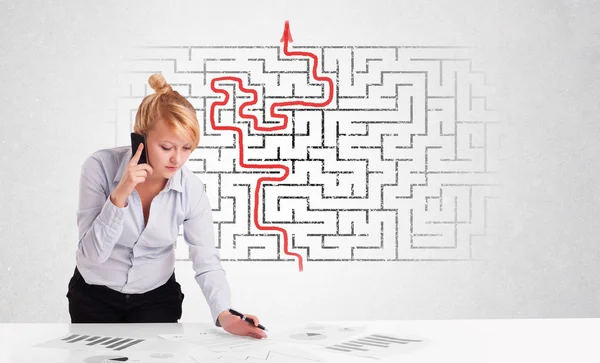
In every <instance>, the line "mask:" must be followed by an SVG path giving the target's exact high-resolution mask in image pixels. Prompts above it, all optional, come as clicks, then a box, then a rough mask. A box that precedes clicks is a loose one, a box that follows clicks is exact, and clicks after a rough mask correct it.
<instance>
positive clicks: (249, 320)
mask: <svg viewBox="0 0 600 363" xmlns="http://www.w3.org/2000/svg"><path fill="white" fill-rule="evenodd" d="M229 312H230V313H232V314H233V315H235V316H239V317H240V318H242V319H244V320H246V321H247V322H249V323H250V324H252V325H254V320H252V319H250V318H247V317H245V316H244V314H242V313H238V312H237V311H235V310H233V309H229ZM258 327H259V328H260V329H262V330H265V331H266V330H267V328H265V327H264V326H262V325H261V324H258Z"/></svg>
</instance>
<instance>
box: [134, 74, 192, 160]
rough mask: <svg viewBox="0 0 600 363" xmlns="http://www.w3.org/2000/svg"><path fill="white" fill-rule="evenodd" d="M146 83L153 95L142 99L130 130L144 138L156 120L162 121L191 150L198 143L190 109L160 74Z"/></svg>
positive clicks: (188, 103)
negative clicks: (188, 145)
mask: <svg viewBox="0 0 600 363" xmlns="http://www.w3.org/2000/svg"><path fill="white" fill-rule="evenodd" d="M148 84H149V85H150V87H152V89H153V90H154V91H155V93H153V94H150V95H148V96H146V97H144V99H143V100H142V103H141V104H140V107H139V108H138V111H137V114H136V115H135V124H134V126H133V131H134V132H136V133H138V134H142V135H147V134H148V132H149V131H150V130H152V128H153V127H154V124H155V123H156V122H157V121H158V120H163V121H164V122H166V123H167V125H169V126H170V127H171V128H172V129H174V130H175V132H177V133H178V134H179V135H181V136H182V137H183V138H185V139H187V140H189V141H190V143H191V144H192V149H195V148H196V147H197V146H198V144H199V143H200V125H199V124H198V119H197V118H196V110H195V109H194V106H192V104H191V103H190V102H189V101H188V100H187V99H186V98H185V97H183V96H182V95H181V94H179V92H177V91H174V90H173V88H172V87H171V86H170V85H169V84H168V83H167V81H166V80H165V78H164V77H163V76H162V75H161V74H158V73H156V74H153V75H151V76H150V78H149V79H148Z"/></svg>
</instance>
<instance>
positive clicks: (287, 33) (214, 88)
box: [210, 21, 333, 271]
mask: <svg viewBox="0 0 600 363" xmlns="http://www.w3.org/2000/svg"><path fill="white" fill-rule="evenodd" d="M281 40H282V41H283V42H284V47H283V52H284V54H285V55H287V56H304V57H310V58H312V60H313V68H312V75H313V78H315V79H316V80H318V81H325V82H327V83H328V84H329V97H328V98H327V100H326V101H325V102H321V103H315V102H304V101H287V102H277V103H273V104H272V105H271V108H270V114H271V117H273V118H282V119H283V123H282V124H281V125H277V126H259V125H258V118H257V117H256V116H254V115H251V114H245V113H244V108H245V107H248V106H250V105H254V104H256V102H257V100H258V94H257V92H256V90H254V89H251V88H245V87H244V85H243V84H242V80H241V78H239V77H218V78H214V79H212V80H211V82H210V88H211V89H212V91H213V92H215V93H221V94H223V95H224V96H225V99H224V100H222V101H216V102H213V103H212V105H211V106H210V124H211V126H212V128H213V129H214V130H219V131H234V132H236V133H237V134H238V145H239V153H240V157H239V159H240V166H242V167H244V168H249V169H280V170H282V171H283V175H280V176H278V177H261V178H259V179H258V182H257V183H256V188H255V190H254V225H255V226H256V228H258V229H259V230H261V231H277V232H281V233H282V234H283V252H284V253H285V254H286V255H289V256H295V257H297V258H298V267H299V270H300V271H302V270H303V263H302V256H301V255H299V254H297V253H294V252H290V251H288V246H289V243H288V233H287V231H286V230H285V229H283V228H281V227H277V226H264V225H261V224H260V222H259V219H258V203H259V200H260V198H259V194H260V186H261V184H262V183H263V182H265V181H266V182H282V181H284V180H285V179H286V178H287V177H288V176H289V174H290V169H289V168H288V167H287V166H286V165H282V164H247V163H246V162H245V161H244V135H243V133H242V129H241V128H239V127H235V126H217V125H216V123H215V109H216V107H217V106H225V105H226V104H227V102H228V101H229V97H230V95H229V92H227V91H226V90H224V89H220V88H217V86H216V85H215V83H217V82H220V81H233V82H236V83H237V85H238V88H239V89H240V90H241V91H243V92H246V93H251V94H252V100H251V101H248V102H244V103H243V104H242V105H241V106H240V108H239V110H238V114H239V116H240V117H241V118H246V119H248V118H251V119H252V121H253V126H254V129H255V130H257V131H278V130H284V129H286V128H287V125H288V116H287V115H286V114H279V113H276V112H275V108H277V107H286V106H308V107H325V106H327V105H328V104H330V103H331V101H332V100H333V81H332V80H331V78H329V77H319V76H318V75H317V67H318V58H317V56H316V55H315V54H312V53H308V52H289V51H288V43H289V41H291V40H292V39H291V33H290V31H289V23H288V22H287V21H286V24H285V30H284V34H283V37H282V38H281Z"/></svg>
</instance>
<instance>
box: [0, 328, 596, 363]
mask: <svg viewBox="0 0 600 363" xmlns="http://www.w3.org/2000/svg"><path fill="white" fill-rule="evenodd" d="M317 323H321V324H334V325H337V326H339V325H357V326H359V325H362V326H366V333H369V334H372V333H377V334H389V335H393V336H399V337H402V336H418V337H420V338H423V340H424V342H426V343H427V344H426V345H423V346H422V347H419V348H418V349H414V350H411V351H407V352H402V353H399V354H398V355H395V356H393V357H390V358H385V359H382V360H380V362H415V363H421V362H455V361H456V362H462V363H470V362H478V363H479V362H578V363H580V362H599V361H600V344H598V343H597V339H598V333H599V332H600V319H515V320H410V321H344V322H340V321H331V322H317ZM298 324H300V323H298V322H293V323H292V322H287V323H284V322H279V323H278V324H277V325H273V324H269V326H267V328H269V334H270V337H269V338H267V339H265V340H263V341H261V342H260V344H263V343H265V342H266V343H270V344H277V342H276V340H272V339H271V337H275V336H277V334H281V332H285V331H287V330H289V329H290V327H293V326H298ZM207 329H213V327H211V326H210V325H208V324H192V323H181V324H114V325H113V324H0V362H11V363H20V362H49V363H54V362H61V363H66V362H68V363H71V362H73V363H74V362H82V363H87V362H96V361H97V360H96V361H94V360H91V358H89V356H91V355H93V354H91V353H92V352H90V351H86V352H85V353H86V354H87V355H88V358H87V359H83V358H81V354H82V351H81V350H75V351H74V350H70V349H59V348H56V347H53V348H48V347H44V348H42V347H34V345H37V344H40V343H44V342H48V341H50V340H54V339H56V340H58V338H60V337H64V336H66V335H73V334H81V335H98V336H103V335H104V336H113V337H133V338H145V339H149V338H150V339H152V338H155V339H156V338H158V335H159V334H186V335H193V334H199V333H200V332H202V331H206V330H207ZM215 331H221V332H223V331H222V329H215ZM160 339H161V341H164V342H165V345H161V346H160V347H159V346H158V345H156V346H154V347H155V348H153V349H154V350H155V353H153V355H152V357H153V358H152V359H149V360H145V359H139V358H137V359H135V358H130V359H129V362H136V361H148V362H154V363H162V362H167V363H170V362H176V361H177V362H183V363H187V362H189V363H194V362H197V361H198V360H197V359H198V358H196V359H191V358H193V357H194V356H193V355H189V354H188V353H189V352H190V350H189V348H190V347H189V345H187V344H182V343H179V342H171V341H168V340H165V339H163V338H160ZM269 340H271V341H270V342H268V341H269ZM299 346H300V347H306V348H309V346H306V345H299ZM161 351H162V352H166V351H168V352H171V353H172V354H171V355H169V354H167V353H162V355H161V353H156V352H161ZM76 352H77V354H79V355H77V354H75V353H76ZM175 353H176V354H178V357H174V356H173V354H175ZM192 353H193V351H192ZM145 354H149V353H145ZM190 354H191V353H190ZM317 354H318V357H319V358H320V359H322V360H321V361H323V362H350V363H351V362H374V361H375V360H373V359H368V358H362V357H355V356H349V355H347V354H342V353H329V352H327V351H321V350H319V351H318V353H317ZM168 356H171V357H172V358H171V360H167V359H164V357H168ZM97 357H99V356H98V355H97V354H96V358H97ZM161 357H163V359H161ZM196 357H197V356H196ZM260 360H265V359H264V358H263V359H257V360H256V362H258V361H260ZM210 361H213V360H212V359H205V360H203V361H202V362H210ZM214 361H218V362H222V361H223V360H214ZM233 361H235V360H233ZM238 361H239V362H242V360H238ZM246 361H247V360H246ZM267 361H273V362H285V361H286V360H284V359H283V357H278V358H276V357H274V356H271V357H269V359H267ZM291 361H293V362H296V361H297V360H295V359H293V360H291ZM306 363H316V362H314V361H310V360H307V361H306Z"/></svg>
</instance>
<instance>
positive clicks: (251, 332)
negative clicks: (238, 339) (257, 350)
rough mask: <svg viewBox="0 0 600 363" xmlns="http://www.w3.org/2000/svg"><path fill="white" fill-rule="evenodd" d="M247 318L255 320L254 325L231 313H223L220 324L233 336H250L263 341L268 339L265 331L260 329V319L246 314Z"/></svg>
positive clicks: (220, 315)
mask: <svg viewBox="0 0 600 363" xmlns="http://www.w3.org/2000/svg"><path fill="white" fill-rule="evenodd" d="M244 316H245V317H247V318H249V319H252V320H254V325H252V324H251V323H249V322H247V321H245V320H243V319H242V318H240V317H239V316H236V315H233V314H232V313H230V312H229V311H223V312H222V313H221V314H219V318H218V319H219V323H220V324H221V326H222V327H223V329H225V330H226V331H228V332H229V333H231V334H235V335H243V336H250V337H254V338H256V339H262V338H266V337H267V333H265V331H264V330H262V329H260V328H258V324H259V321H258V318H257V317H256V316H254V315H249V314H244Z"/></svg>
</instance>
